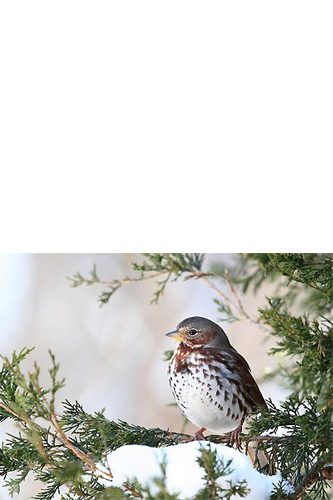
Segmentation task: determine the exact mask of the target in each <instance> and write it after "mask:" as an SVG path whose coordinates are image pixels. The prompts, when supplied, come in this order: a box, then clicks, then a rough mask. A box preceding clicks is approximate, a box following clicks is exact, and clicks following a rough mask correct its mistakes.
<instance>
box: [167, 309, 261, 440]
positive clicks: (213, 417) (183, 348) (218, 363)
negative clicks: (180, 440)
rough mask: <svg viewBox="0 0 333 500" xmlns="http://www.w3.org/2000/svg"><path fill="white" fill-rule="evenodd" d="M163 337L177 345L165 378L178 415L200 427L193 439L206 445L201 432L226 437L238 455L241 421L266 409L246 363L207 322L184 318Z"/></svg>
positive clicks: (217, 329)
mask: <svg viewBox="0 0 333 500" xmlns="http://www.w3.org/2000/svg"><path fill="white" fill-rule="evenodd" d="M166 335H167V336H168V337H171V338H173V339H175V340H176V341H178V342H179V344H178V347H177V349H176V350H175V351H174V354H173V356H172V358H171V359H170V361H169V366H168V378H169V384H170V387H171V391H172V393H173V396H174V398H175V400H176V402H177V404H178V406H179V408H180V410H181V411H182V413H183V414H184V415H185V417H186V418H187V419H188V420H189V421H190V422H192V423H193V424H194V425H195V426H196V427H199V430H198V431H197V432H196V433H195V434H194V436H193V439H195V440H202V439H205V437H204V435H203V433H204V432H205V431H206V430H208V431H210V432H213V433H217V434H228V435H229V441H230V444H231V446H236V448H237V449H241V439H240V435H241V431H242V426H243V423H244V420H245V419H246V417H247V416H249V415H250V414H251V413H252V412H253V411H258V410H259V409H261V408H267V405H266V402H265V400H264V397H263V395H262V394H261V392H260V389H259V387H258V385H257V384H256V382H255V380H254V378H253V377H252V375H251V370H250V367H249V365H248V363H247V361H246V360H245V359H244V358H243V356H242V355H241V354H239V352H237V351H236V349H235V348H234V347H233V346H232V345H231V344H230V342H229V339H228V337H227V335H226V333H225V332H224V330H223V329H222V328H221V327H220V326H219V325H218V324H217V323H214V322H213V321H211V320H209V319H207V318H202V317H200V316H193V317H190V318H186V319H184V320H183V321H181V322H180V323H179V325H178V326H177V327H176V329H175V330H173V331H171V332H169V333H167V334H166Z"/></svg>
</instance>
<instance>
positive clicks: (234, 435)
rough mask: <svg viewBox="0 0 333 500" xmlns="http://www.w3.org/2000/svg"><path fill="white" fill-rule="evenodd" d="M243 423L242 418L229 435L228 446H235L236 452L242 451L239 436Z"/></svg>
mask: <svg viewBox="0 0 333 500" xmlns="http://www.w3.org/2000/svg"><path fill="white" fill-rule="evenodd" d="M243 423H244V417H243V418H242V420H241V421H240V424H239V426H238V427H236V429H235V430H234V431H232V432H231V434H230V441H229V442H230V444H231V446H232V447H233V446H234V444H235V445H236V449H237V450H241V449H242V445H241V440H240V434H241V432H242V427H243Z"/></svg>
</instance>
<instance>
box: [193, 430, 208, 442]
mask: <svg viewBox="0 0 333 500" xmlns="http://www.w3.org/2000/svg"><path fill="white" fill-rule="evenodd" d="M205 430H206V428H205V427H200V429H199V430H198V431H197V432H196V433H195V434H194V436H193V441H203V440H204V439H205V436H204V435H203V433H204V432H205Z"/></svg>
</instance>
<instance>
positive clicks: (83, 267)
mask: <svg viewBox="0 0 333 500" xmlns="http://www.w3.org/2000/svg"><path fill="white" fill-rule="evenodd" d="M233 258H235V256H233V255H230V254H208V255H206V259H205V264H204V268H205V269H207V267H209V265H211V264H214V263H216V262H230V260H232V259H233ZM140 259H141V256H140V255H135V254H10V255H0V296H1V301H0V325H1V349H0V352H1V354H3V355H7V356H8V355H11V353H12V351H13V350H16V351H19V350H21V349H22V348H23V347H24V346H27V347H33V346H34V347H35V350H34V351H33V353H32V354H31V355H30V356H29V360H28V361H27V362H26V364H25V366H26V369H29V364H30V366H31V365H32V362H33V361H34V360H36V361H37V363H38V364H39V365H40V367H41V369H42V377H41V380H42V382H44V383H48V372H47V369H48V368H49V366H50V360H49V355H48V350H49V349H51V351H52V352H53V353H54V354H55V356H56V359H57V361H58V362H59V363H60V367H61V369H60V375H61V376H63V377H65V379H66V386H65V388H64V389H62V390H61V392H60V393H59V399H60V400H61V398H63V399H65V398H67V399H69V400H71V401H73V400H78V401H79V402H80V403H81V404H82V405H83V407H84V409H85V410H86V411H88V412H94V411H97V410H101V409H102V408H105V414H106V416H107V417H108V418H110V419H122V420H125V421H128V422H132V423H135V424H139V425H143V426H145V427H162V428H169V429H171V430H173V431H180V430H181V429H182V427H183V424H184V420H183V417H182V415H181V414H180V411H179V410H178V409H177V408H176V407H173V406H170V403H172V402H173V399H172V394H171V392H170V389H169V386H168V381H167V363H166V362H165V361H163V353H164V351H165V350H167V349H173V348H174V344H173V342H172V341H171V340H170V339H167V338H166V337H165V335H164V334H165V333H166V332H168V331H170V330H171V329H174V328H175V327H176V325H177V324H178V323H179V322H180V321H181V320H182V319H184V318H186V317H188V316H194V315H197V316H205V317H208V318H210V319H212V320H214V321H217V322H219V313H218V311H217V307H216V304H214V302H213V299H214V297H216V295H215V293H214V291H213V290H212V289H210V288H208V287H207V285H206V284H205V283H204V282H201V281H200V280H188V281H181V280H179V281H178V282H176V283H170V284H169V285H168V286H167V288H166V291H165V293H164V295H163V296H162V297H161V298H160V301H159V303H158V304H157V305H155V304H150V301H151V298H152V294H153V291H154V289H155V287H154V281H153V280H152V281H150V280H148V281H143V282H136V283H129V284H126V285H125V286H123V287H122V288H121V289H120V290H118V291H117V292H116V293H115V294H114V296H113V297H112V298H111V300H110V302H109V304H107V305H105V306H103V307H100V304H99V302H98V295H99V293H100V292H101V291H102V290H103V287H101V286H99V285H94V286H82V287H79V288H72V287H71V286H70V281H69V280H68V279H67V278H68V277H70V276H73V275H74V274H75V273H76V272H77V271H79V272H80V273H81V274H82V275H83V276H87V275H88V274H89V271H90V270H91V269H92V268H93V266H94V264H96V267H97V271H98V275H99V277H100V278H101V279H103V280H111V279H115V278H119V279H121V278H123V277H124V276H131V275H132V276H133V275H134V273H133V271H132V269H131V262H133V261H140ZM104 288H105V287H104ZM269 292H270V290H269V288H267V286H266V287H263V288H262V289H261V290H260V292H259V293H258V294H257V295H256V296H251V295H246V296H244V297H243V298H242V302H243V304H244V307H245V309H246V310H247V311H248V312H249V313H251V314H253V315H255V314H256V310H257V308H258V307H259V306H260V305H263V304H264V303H265V296H266V295H269ZM221 325H222V326H223V328H224V329H225V330H226V333H227V334H228V336H229V339H230V341H231V343H232V344H233V345H234V347H235V348H236V349H237V350H238V351H239V352H240V353H241V354H242V355H243V356H244V357H245V358H246V359H247V361H248V362H249V364H250V366H251V367H252V372H253V374H254V377H255V378H256V380H257V381H258V382H259V383H260V387H261V390H262V392H263V394H264V397H266V398H267V397H270V398H272V399H273V401H278V400H280V399H282V398H283V397H284V395H285V394H286V392H287V391H286V389H285V388H283V387H280V386H279V385H277V384H276V382H274V381H270V382H261V380H262V378H263V376H264V375H265V374H267V373H269V372H270V371H271V370H272V369H274V367H275V364H276V359H274V358H273V357H269V356H268V355H267V351H268V350H269V348H270V347H271V346H272V345H273V339H271V338H269V337H268V336H267V334H265V333H264V332H263V331H262V330H260V329H259V328H258V327H257V326H256V325H254V324H252V323H250V322H249V321H246V320H241V321H239V322H236V323H232V324H226V323H221ZM60 400H59V401H58V409H60V408H61V405H60V402H61V401H60ZM11 425H12V424H10V423H8V422H5V423H3V424H1V429H0V436H1V441H3V439H5V435H6V432H9V431H12V430H13V428H12V427H10V426H11ZM193 430H194V428H193V427H192V426H191V425H190V424H189V425H188V427H187V428H186V431H187V432H193ZM1 484H2V485H3V483H1ZM37 491H38V486H37V485H36V484H35V482H34V481H33V480H28V481H26V483H25V484H24V485H23V488H22V491H21V493H20V494H19V495H16V496H15V497H14V498H17V499H22V500H26V499H29V498H31V497H32V496H33V495H34V494H35V493H36V492H37ZM0 498H1V499H8V498H10V497H9V495H8V493H7V491H6V489H5V488H4V487H2V488H1V492H0Z"/></svg>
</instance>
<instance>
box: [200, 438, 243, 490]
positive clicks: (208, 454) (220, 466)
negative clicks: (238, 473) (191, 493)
mask: <svg viewBox="0 0 333 500" xmlns="http://www.w3.org/2000/svg"><path fill="white" fill-rule="evenodd" d="M197 461H198V464H199V465H200V467H202V468H203V470H204V471H205V474H204V476H203V478H204V480H205V483H206V484H205V487H204V488H203V489H202V490H201V491H200V492H199V493H198V494H197V495H196V497H195V500H215V499H218V498H226V499H228V500H229V499H230V498H232V497H233V496H234V495H238V496H239V497H245V496H246V495H247V494H248V493H249V491H250V490H249V488H248V487H247V483H246V481H239V482H238V483H237V484H234V485H233V484H232V482H231V481H226V482H227V484H228V487H227V488H224V487H223V486H221V484H220V482H219V481H218V480H219V479H220V478H221V477H223V476H228V475H229V474H231V472H232V469H231V468H230V465H231V463H232V460H229V461H228V462H227V463H224V462H223V460H221V459H220V458H218V456H217V451H216V449H215V450H212V449H211V448H210V447H202V449H201V453H200V457H198V460H197Z"/></svg>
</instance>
